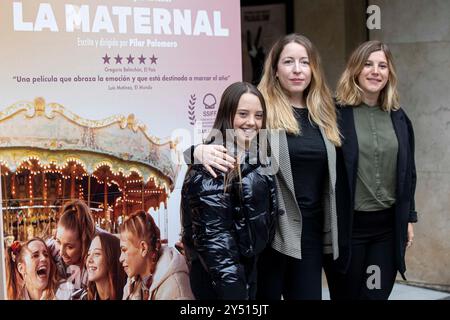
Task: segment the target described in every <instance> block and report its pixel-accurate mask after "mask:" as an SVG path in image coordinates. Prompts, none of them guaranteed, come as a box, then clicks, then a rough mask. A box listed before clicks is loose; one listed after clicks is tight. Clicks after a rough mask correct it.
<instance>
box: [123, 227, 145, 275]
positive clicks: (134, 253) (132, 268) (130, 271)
mask: <svg viewBox="0 0 450 320" xmlns="http://www.w3.org/2000/svg"><path fill="white" fill-rule="evenodd" d="M142 242H143V241H141V242H139V241H137V239H135V237H134V236H133V235H132V234H131V233H130V232H128V231H124V232H121V233H120V251H121V253H120V258H119V261H120V263H121V264H122V267H123V269H124V271H125V273H126V274H127V275H128V277H130V278H131V277H134V276H136V275H142V274H143V273H144V271H145V266H146V253H147V250H146V248H144V247H143V246H142V245H140V244H141V243H142Z"/></svg>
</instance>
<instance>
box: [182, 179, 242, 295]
mask: <svg viewBox="0 0 450 320" xmlns="http://www.w3.org/2000/svg"><path fill="white" fill-rule="evenodd" d="M186 183H187V184H188V185H187V189H186V191H187V192H185V193H184V195H183V201H186V202H187V203H186V205H187V206H189V208H190V211H191V220H192V243H193V246H194V250H195V251H196V252H197V253H198V256H199V259H200V262H201V263H202V264H203V266H204V267H205V268H206V269H207V270H208V272H209V275H210V278H211V282H212V284H213V287H214V289H215V291H216V293H217V294H218V296H219V298H221V299H245V298H246V282H245V273H244V268H243V266H242V265H241V264H240V263H239V257H240V255H239V250H238V247H237V244H236V234H235V230H234V225H233V203H232V202H233V199H232V197H231V196H230V193H225V192H224V181H223V176H219V177H218V178H217V179H214V178H212V177H210V176H209V174H207V173H206V172H205V171H201V170H200V171H199V172H198V173H197V174H193V175H192V176H191V177H190V178H189V180H187V181H185V184H186Z"/></svg>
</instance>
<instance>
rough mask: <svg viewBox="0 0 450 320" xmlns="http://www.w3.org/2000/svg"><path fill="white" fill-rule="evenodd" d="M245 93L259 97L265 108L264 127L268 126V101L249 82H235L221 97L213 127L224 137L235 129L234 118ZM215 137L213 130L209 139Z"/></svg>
mask: <svg viewBox="0 0 450 320" xmlns="http://www.w3.org/2000/svg"><path fill="white" fill-rule="evenodd" d="M245 93H251V94H254V95H255V96H257V97H258V99H259V101H260V103H261V107H262V109H263V122H262V128H265V127H266V119H267V112H266V103H265V101H264V98H263V96H262V94H261V92H259V90H258V89H257V88H256V87H255V86H254V85H252V84H250V83H248V82H235V83H233V84H231V85H229V86H228V87H227V88H226V89H225V91H224V92H223V94H222V98H221V99H220V104H219V110H218V111H217V116H216V120H215V121H214V125H213V129H216V130H218V131H220V132H221V134H222V137H226V130H227V129H233V120H234V117H235V115H236V111H237V107H238V104H239V100H240V99H241V97H242V96H243V95H244V94H245ZM214 139H215V133H214V132H212V133H211V134H210V136H209V137H208V139H207V140H208V141H213V140H214Z"/></svg>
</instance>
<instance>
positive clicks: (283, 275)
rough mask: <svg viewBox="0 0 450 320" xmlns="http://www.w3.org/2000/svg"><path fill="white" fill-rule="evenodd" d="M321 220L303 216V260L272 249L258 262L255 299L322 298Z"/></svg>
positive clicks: (264, 252)
mask: <svg viewBox="0 0 450 320" xmlns="http://www.w3.org/2000/svg"><path fill="white" fill-rule="evenodd" d="M322 220H323V219H322V218H321V217H319V215H317V216H313V217H303V230H302V243H301V245H302V259H296V258H292V257H290V256H287V255H285V254H282V253H280V252H278V251H276V250H274V249H272V248H271V247H268V248H266V249H265V251H263V253H262V254H261V255H260V257H259V261H258V286H257V293H256V299H257V300H259V299H264V300H280V299H281V296H283V299H284V300H321V299H322V262H323V254H322V250H323V249H322V242H323V240H322V228H323V222H322Z"/></svg>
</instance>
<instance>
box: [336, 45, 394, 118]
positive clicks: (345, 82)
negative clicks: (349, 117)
mask: <svg viewBox="0 0 450 320" xmlns="http://www.w3.org/2000/svg"><path fill="white" fill-rule="evenodd" d="M376 51H383V52H384V54H385V56H386V60H387V63H388V67H389V77H388V81H387V83H386V85H385V86H384V88H383V89H382V90H381V92H380V96H379V97H378V102H379V103H380V107H381V109H383V110H384V111H391V110H398V109H399V108H400V103H399V94H398V91H397V71H396V70H395V65H394V60H393V57H392V53H391V50H389V47H388V46H387V45H386V44H384V43H382V42H380V41H377V40H373V41H367V42H364V43H362V44H361V45H360V46H359V47H357V48H356V49H355V50H354V51H353V53H352V54H351V56H350V59H349V60H348V62H347V66H346V68H345V71H344V72H343V73H342V76H341V78H340V79H339V82H338V85H337V88H336V100H337V102H338V103H339V104H342V105H348V106H358V105H360V104H361V103H362V102H363V92H364V91H363V89H362V88H361V87H360V86H359V83H358V76H359V74H360V73H361V71H362V69H363V68H364V65H365V63H366V62H367V59H369V56H370V55H371V54H372V53H373V52H376Z"/></svg>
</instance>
